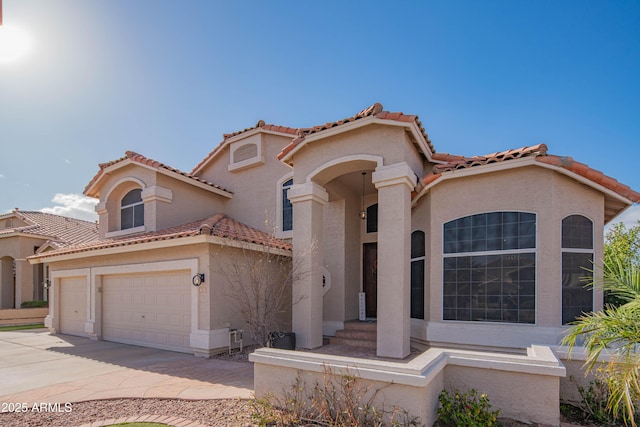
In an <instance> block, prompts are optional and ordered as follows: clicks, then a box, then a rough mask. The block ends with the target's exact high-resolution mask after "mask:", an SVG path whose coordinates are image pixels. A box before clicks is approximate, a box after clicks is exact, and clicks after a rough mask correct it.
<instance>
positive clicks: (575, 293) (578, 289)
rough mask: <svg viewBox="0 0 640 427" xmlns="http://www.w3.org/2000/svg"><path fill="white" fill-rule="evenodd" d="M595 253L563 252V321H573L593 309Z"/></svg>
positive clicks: (565, 322)
mask: <svg viewBox="0 0 640 427" xmlns="http://www.w3.org/2000/svg"><path fill="white" fill-rule="evenodd" d="M592 268H593V254H591V253H576V252H563V253H562V323H563V324H567V323H570V322H573V321H574V320H576V319H577V318H578V317H580V316H582V315H583V314H584V313H589V312H591V311H593V288H592V287H590V286H586V285H587V284H589V283H590V282H591V281H592V279H593V273H592V272H591V271H589V270H590V269H592Z"/></svg>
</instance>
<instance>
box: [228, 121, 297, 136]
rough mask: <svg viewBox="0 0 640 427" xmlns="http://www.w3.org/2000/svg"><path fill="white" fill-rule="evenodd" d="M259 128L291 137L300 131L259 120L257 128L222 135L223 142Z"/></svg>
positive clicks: (252, 127)
mask: <svg viewBox="0 0 640 427" xmlns="http://www.w3.org/2000/svg"><path fill="white" fill-rule="evenodd" d="M258 128H262V129H264V130H269V131H273V132H280V133H287V134H290V135H296V134H297V133H298V129H297V128H290V127H288V126H280V125H274V124H268V123H265V121H264V120H259V121H258V123H257V124H256V125H255V126H251V127H248V128H246V129H242V130H239V131H236V132H232V133H225V134H223V135H222V138H223V141H225V140H227V139H229V138H233V137H234V136H238V135H241V134H243V133H245V132H249V131H251V130H254V129H258Z"/></svg>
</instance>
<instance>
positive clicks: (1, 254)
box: [0, 208, 98, 309]
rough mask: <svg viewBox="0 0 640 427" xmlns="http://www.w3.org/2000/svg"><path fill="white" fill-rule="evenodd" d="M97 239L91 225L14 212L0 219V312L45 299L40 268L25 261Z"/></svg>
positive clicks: (37, 214)
mask: <svg viewBox="0 0 640 427" xmlns="http://www.w3.org/2000/svg"><path fill="white" fill-rule="evenodd" d="M97 238H98V227H97V225H96V224H95V223H92V222H87V221H82V220H79V219H73V218H67V217H64V216H60V215H52V214H48V213H43V212H30V211H20V210H19V209H18V208H16V209H15V210H14V211H13V212H10V213H7V214H3V215H0V309H4V308H20V305H21V304H22V303H23V302H25V301H34V300H35V301H39V300H40V301H41V300H45V299H46V297H47V295H46V291H45V279H46V277H47V274H46V272H45V271H44V269H43V265H42V264H36V265H31V264H29V262H28V261H27V259H26V258H27V257H29V256H31V255H34V254H36V253H40V252H43V251H46V250H54V249H60V248H63V247H65V246H68V245H74V244H78V243H85V242H90V241H92V240H96V239H97Z"/></svg>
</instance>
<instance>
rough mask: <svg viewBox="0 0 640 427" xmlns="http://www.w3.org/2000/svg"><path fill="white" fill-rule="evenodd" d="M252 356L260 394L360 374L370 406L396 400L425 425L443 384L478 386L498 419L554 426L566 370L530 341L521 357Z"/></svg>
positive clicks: (438, 353) (440, 352)
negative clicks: (399, 359) (394, 359)
mask: <svg viewBox="0 0 640 427" xmlns="http://www.w3.org/2000/svg"><path fill="white" fill-rule="evenodd" d="M250 360H251V361H252V362H254V390H255V395H256V397H258V398H261V397H264V396H265V395H267V394H273V395H274V396H275V397H276V398H278V397H279V398H281V397H283V396H284V395H285V392H286V390H288V389H290V386H291V385H292V384H294V383H295V381H296V378H298V377H300V378H301V379H303V380H304V384H305V386H306V387H313V385H314V384H315V383H316V382H317V381H320V382H321V381H322V380H323V376H325V375H336V374H337V375H340V374H344V373H349V374H351V375H357V376H359V377H360V378H361V380H362V381H363V385H364V386H366V387H368V392H369V393H375V392H376V391H377V394H376V395H375V397H374V404H377V405H383V404H384V405H385V407H393V406H394V405H396V406H398V407H400V408H403V409H405V410H407V411H408V412H409V414H411V415H414V416H418V417H420V419H421V422H422V423H423V424H424V425H426V426H431V425H432V424H433V423H434V422H435V420H436V411H437V408H438V394H439V393H440V391H441V390H442V389H443V388H447V389H449V390H453V389H456V388H458V389H469V388H476V389H477V390H478V391H480V392H482V393H486V394H487V395H488V396H489V398H490V399H491V403H492V405H493V407H494V408H497V409H500V412H501V416H505V417H510V418H514V419H517V420H521V421H524V422H537V423H541V424H548V425H553V426H558V425H560V409H559V404H558V402H559V393H560V378H561V377H564V376H565V373H566V372H565V368H564V366H563V365H562V363H561V362H560V361H559V360H558V359H557V358H556V356H555V355H554V354H553V352H552V351H551V349H550V348H549V347H544V346H531V347H529V348H528V349H527V354H526V355H524V354H523V355H516V354H505V353H495V352H478V351H463V350H449V349H442V348H431V349H429V350H427V351H425V352H424V353H422V354H421V355H419V356H417V357H416V358H414V359H412V360H411V361H409V362H391V361H385V360H370V359H359V358H351V357H343V356H331V355H326V354H315V353H310V352H298V351H287V350H277V349H266V348H265V349H259V350H257V351H256V352H254V353H253V354H251V355H250ZM368 397H369V396H365V399H367V398H368Z"/></svg>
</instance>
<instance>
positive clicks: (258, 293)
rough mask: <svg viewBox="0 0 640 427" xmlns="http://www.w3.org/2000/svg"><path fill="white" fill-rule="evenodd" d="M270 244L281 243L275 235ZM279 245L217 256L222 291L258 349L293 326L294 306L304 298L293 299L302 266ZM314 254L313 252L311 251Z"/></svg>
mask: <svg viewBox="0 0 640 427" xmlns="http://www.w3.org/2000/svg"><path fill="white" fill-rule="evenodd" d="M269 241H271V242H278V241H279V240H278V239H277V238H276V237H275V232H273V233H271V234H270V235H269ZM277 246H278V245H269V244H266V245H257V244H243V245H240V247H239V248H236V249H232V250H235V251H237V252H236V253H234V254H233V256H231V257H224V256H216V257H214V258H215V259H216V260H218V262H217V270H218V272H219V273H221V274H222V275H223V276H225V277H226V279H227V281H228V286H226V287H225V288H224V290H223V291H222V293H223V295H224V296H225V297H227V298H228V299H229V301H230V303H231V304H233V306H234V307H235V308H236V309H237V310H238V311H239V313H240V314H241V315H242V317H243V319H244V321H245V330H246V331H247V332H248V334H249V335H250V337H251V338H252V339H253V340H254V341H255V342H256V343H258V344H259V345H263V346H265V345H267V342H268V339H269V333H270V332H277V331H281V327H282V325H283V324H287V325H288V324H289V323H290V322H291V309H292V307H293V304H295V303H297V302H299V301H300V300H302V299H304V298H305V297H304V296H296V297H295V298H293V297H292V283H293V281H294V279H298V278H302V277H303V276H304V274H305V273H304V272H303V271H301V270H302V268H301V266H300V262H298V261H294V260H292V254H291V251H290V250H286V249H282V248H280V247H277ZM310 250H313V248H310Z"/></svg>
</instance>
